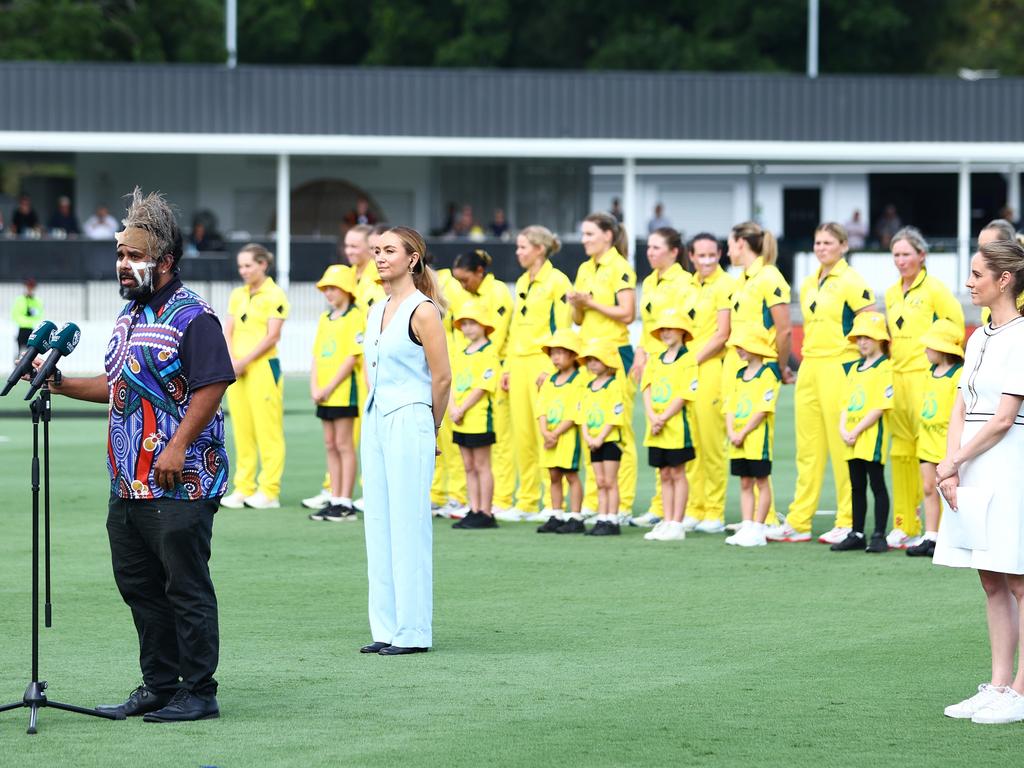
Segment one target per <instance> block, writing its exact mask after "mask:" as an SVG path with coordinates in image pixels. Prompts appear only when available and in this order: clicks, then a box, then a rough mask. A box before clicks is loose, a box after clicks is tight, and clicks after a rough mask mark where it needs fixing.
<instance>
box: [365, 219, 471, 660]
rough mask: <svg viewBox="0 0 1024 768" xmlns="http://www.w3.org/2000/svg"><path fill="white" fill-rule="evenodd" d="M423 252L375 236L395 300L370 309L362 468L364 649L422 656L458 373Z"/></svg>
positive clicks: (406, 240) (395, 231) (406, 238)
mask: <svg viewBox="0 0 1024 768" xmlns="http://www.w3.org/2000/svg"><path fill="white" fill-rule="evenodd" d="M425 253H426V244H425V243H424V242H423V238H422V237H421V236H420V235H419V233H418V232H416V231H415V230H412V229H409V228H407V227H393V228H392V229H389V230H388V231H387V232H385V233H384V234H382V235H381V236H380V237H379V238H378V240H377V244H376V248H375V252H374V256H373V257H374V260H375V262H376V265H377V270H378V271H379V272H380V277H381V280H382V281H383V282H384V288H385V290H386V291H387V293H388V299H387V301H378V302H376V303H375V304H374V305H373V308H372V309H371V311H370V315H369V317H368V318H367V325H366V334H365V337H364V340H363V350H364V352H363V359H364V363H363V365H364V368H363V370H364V371H365V373H366V378H367V388H368V393H367V397H366V406H365V411H364V417H363V426H362V434H361V438H360V443H361V462H360V463H361V465H362V468H363V500H364V510H365V511H364V512H363V524H364V529H365V531H366V568H367V574H368V576H369V581H370V599H369V609H370V632H371V633H372V636H373V642H372V643H370V644H369V645H366V646H363V647H362V648H361V649H360V650H361V651H362V652H363V653H377V654H380V655H382V656H399V655H403V654H407V653H422V652H425V651H426V650H427V649H428V648H430V645H431V640H432V638H431V620H432V602H433V597H432V585H433V562H432V555H433V549H432V547H433V543H432V526H431V514H430V483H431V480H432V479H433V476H434V457H435V456H436V455H437V439H436V435H437V430H438V429H439V428H440V424H441V420H442V418H443V417H444V411H445V408H446V407H447V405H448V392H449V389H450V387H451V379H452V374H451V368H450V366H449V362H448V350H447V346H446V344H445V333H444V327H443V326H442V323H441V316H442V315H443V313H444V311H445V302H444V299H443V298H442V297H441V293H440V291H439V290H438V288H437V284H436V282H435V280H434V275H433V272H432V271H431V270H430V268H429V267H427V265H426V264H424V263H423V256H424V254H425Z"/></svg>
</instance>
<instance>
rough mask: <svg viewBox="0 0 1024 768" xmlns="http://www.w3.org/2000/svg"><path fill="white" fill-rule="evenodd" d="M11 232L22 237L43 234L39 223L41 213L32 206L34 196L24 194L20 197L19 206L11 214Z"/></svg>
mask: <svg viewBox="0 0 1024 768" xmlns="http://www.w3.org/2000/svg"><path fill="white" fill-rule="evenodd" d="M11 232H13V233H14V234H16V235H20V236H21V237H31V236H32V235H33V234H35V235H37V236H38V235H40V234H42V228H41V227H40V225H39V214H37V213H36V211H35V208H33V207H32V198H31V197H29V196H28V195H22V196H21V197H19V198H18V207H17V208H15V209H14V213H13V214H11Z"/></svg>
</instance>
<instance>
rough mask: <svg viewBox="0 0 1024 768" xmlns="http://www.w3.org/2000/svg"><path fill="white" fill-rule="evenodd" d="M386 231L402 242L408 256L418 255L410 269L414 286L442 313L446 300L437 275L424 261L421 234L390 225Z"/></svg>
mask: <svg viewBox="0 0 1024 768" xmlns="http://www.w3.org/2000/svg"><path fill="white" fill-rule="evenodd" d="M387 231H388V232H390V233H392V234H394V235H395V236H396V237H397V238H398V239H399V240H400V241H401V242H402V248H404V249H405V252H406V253H407V254H408V255H409V256H412V255H413V254H415V255H416V256H418V257H419V258H417V259H416V261H415V262H414V263H413V265H412V268H411V270H410V271H411V272H412V282H413V285H415V286H416V290H418V291H419V292H420V293H422V294H423V295H424V296H426V297H427V298H428V299H430V300H431V301H432V302H434V303H435V304H436V305H437V308H438V309H439V310H441V314H442V315H443V314H444V313H445V310H447V309H448V302H447V301H445V298H444V294H442V293H441V289H440V287H439V286H438V284H437V276H436V275H435V274H434V270H432V269H431V268H430V267H428V266H427V263H426V261H425V257H426V254H427V244H426V242H425V241H424V240H423V235H421V234H420V233H419V232H417V231H416V230H415V229H412V228H411V227H391V228H390V229H388V230H387Z"/></svg>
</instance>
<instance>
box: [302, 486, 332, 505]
mask: <svg viewBox="0 0 1024 768" xmlns="http://www.w3.org/2000/svg"><path fill="white" fill-rule="evenodd" d="M330 503H331V492H330V491H328V490H327V489H326V488H321V489H320V493H318V494H317V495H316V496H310V497H309V498H308V499H303V500H302V506H304V507H305V508H306V509H323V508H324V507H326V506H327V505H328V504H330Z"/></svg>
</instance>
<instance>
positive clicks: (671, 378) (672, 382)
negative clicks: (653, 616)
mask: <svg viewBox="0 0 1024 768" xmlns="http://www.w3.org/2000/svg"><path fill="white" fill-rule="evenodd" d="M651 326H652V328H651V333H650V335H651V336H653V337H654V338H656V339H657V340H658V341H659V342H660V343H662V344H664V346H665V350H664V351H663V352H662V353H661V354H659V355H654V356H651V357H650V358H648V360H647V364H646V365H645V366H644V375H643V378H642V379H641V381H640V389H641V391H642V392H643V398H644V410H645V412H646V413H647V431H646V433H645V435H644V445H645V446H647V451H648V453H647V460H648V463H649V464H650V465H651V466H652V467H655V468H656V469H657V470H658V474H659V476H660V477H661V494H662V509H663V510H664V514H665V516H664V519H663V520H662V521H661V522H660V523H658V524H657V525H656V526H654V528H653V530H651V531H648V532H647V533H646V534H644V538H645V539H646V540H648V541H680V540H682V539H685V538H686V531H685V529H684V528H683V515H684V513H685V512H686V497H687V495H688V494H689V486H688V485H687V482H686V462H688V461H692V460H693V457H694V455H695V451H694V435H693V414H692V413H690V410H689V409H690V408H692V407H693V401H694V400H695V399H696V398H697V379H698V374H697V360H696V355H694V354H693V352H692V351H691V350H689V349H688V348H687V346H686V343H687V342H688V341H690V340H691V339H693V331H692V330H691V326H690V317H689V314H688V313H687V311H686V310H685V309H684V308H682V307H667V308H665V309H662V311H661V313H660V314H659V315H658V317H657V318H656V319H655V320H652V321H651Z"/></svg>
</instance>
